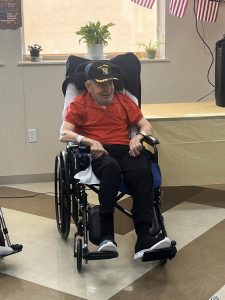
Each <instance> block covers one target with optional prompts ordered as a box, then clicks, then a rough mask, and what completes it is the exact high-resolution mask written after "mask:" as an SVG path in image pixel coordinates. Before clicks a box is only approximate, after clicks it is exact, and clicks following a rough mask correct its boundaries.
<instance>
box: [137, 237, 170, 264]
mask: <svg viewBox="0 0 225 300" xmlns="http://www.w3.org/2000/svg"><path fill="white" fill-rule="evenodd" d="M170 246H171V241H170V239H169V238H168V237H165V238H164V239H163V240H160V241H159V242H157V243H156V244H154V245H152V246H151V247H149V248H145V249H142V250H140V251H138V252H136V253H135V255H134V260H136V259H139V258H142V257H143V255H144V253H148V252H151V251H153V250H157V249H164V248H168V247H170Z"/></svg>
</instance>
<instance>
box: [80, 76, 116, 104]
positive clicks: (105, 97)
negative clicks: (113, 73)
mask: <svg viewBox="0 0 225 300" xmlns="http://www.w3.org/2000/svg"><path fill="white" fill-rule="evenodd" d="M85 85H86V88H87V90H88V92H89V93H90V94H91V96H92V98H93V99H94V100H95V101H96V102H97V103H98V104H100V105H103V106H106V105H108V104H109V103H111V101H112V99H113V94H114V84H113V81H112V80H110V81H106V82H104V83H97V82H95V81H94V80H88V81H87V82H86V83H85Z"/></svg>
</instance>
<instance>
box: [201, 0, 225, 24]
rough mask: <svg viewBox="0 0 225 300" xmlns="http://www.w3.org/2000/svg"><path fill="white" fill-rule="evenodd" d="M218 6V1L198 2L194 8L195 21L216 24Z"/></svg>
mask: <svg viewBox="0 0 225 300" xmlns="http://www.w3.org/2000/svg"><path fill="white" fill-rule="evenodd" d="M219 4H220V3H219V1H210V0H198V2H197V8H196V16H197V20H198V21H205V22H216V19H217V15H218V10H219Z"/></svg>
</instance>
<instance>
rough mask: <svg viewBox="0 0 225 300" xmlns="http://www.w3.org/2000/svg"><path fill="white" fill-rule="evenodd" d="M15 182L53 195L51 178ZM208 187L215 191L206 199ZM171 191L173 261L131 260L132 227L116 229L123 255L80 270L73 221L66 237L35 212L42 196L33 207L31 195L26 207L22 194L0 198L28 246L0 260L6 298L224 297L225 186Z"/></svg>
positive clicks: (17, 238) (14, 231)
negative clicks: (124, 232)
mask: <svg viewBox="0 0 225 300" xmlns="http://www.w3.org/2000/svg"><path fill="white" fill-rule="evenodd" d="M10 187H14V188H17V189H22V190H26V191H33V192H37V193H48V195H50V196H52V195H53V192H54V185H53V183H36V184H23V185H11V186H10ZM0 190H1V187H0ZM171 191H172V193H171ZM182 191H183V197H182V196H180V195H182ZM207 191H208V193H212V195H214V196H211V194H210V197H209V199H207ZM165 194H166V188H165ZM167 194H169V195H170V194H171V195H172V196H173V195H174V197H171V198H170V197H169V198H168V199H166V200H167V201H168V202H170V203H167V205H168V208H167V209H166V210H165V211H164V213H163V215H164V218H165V224H166V229H167V232H168V235H169V237H170V238H171V239H174V240H176V241H177V249H178V254H177V256H176V257H175V259H173V260H172V261H169V262H168V263H167V264H166V265H165V266H164V267H159V265H158V262H146V263H142V262H135V261H133V254H134V253H133V252H134V244H135V233H134V231H133V230H132V231H128V232H127V233H126V234H119V233H117V234H116V241H117V243H118V251H119V257H118V258H117V259H112V260H104V261H89V262H88V264H87V265H83V272H82V273H81V274H78V273H77V271H76V264H75V260H74V258H73V233H74V231H75V229H74V225H73V224H72V227H71V231H70V235H69V238H68V240H67V241H66V242H65V241H64V240H62V239H61V237H60V235H59V234H58V232H57V228H56V222H55V220H54V219H53V217H52V216H51V215H48V214H46V213H45V212H44V211H43V212H39V213H37V212H36V210H35V209H34V206H36V205H37V203H38V200H37V199H36V200H35V201H36V202H35V205H34V198H27V199H26V201H27V202H26V201H25V202H23V204H22V202H21V208H20V206H19V207H18V205H16V203H17V202H18V201H20V198H18V199H13V200H10V199H6V200H4V199H0V205H1V206H2V210H3V213H4V217H5V221H6V224H7V227H8V230H9V234H10V239H11V241H12V242H13V243H17V242H18V243H22V244H23V245H24V249H23V251H22V252H21V253H18V254H16V255H12V256H9V257H6V258H4V259H2V260H1V261H0V285H1V294H0V299H4V300H5V299H7V300H11V299H29V300H30V299H31V300H33V299H43V300H45V299H46V300H48V299H60V300H64V299H65V300H67V299H91V300H101V299H102V300H106V299H121V300H124V299H129V300H130V299H150V300H151V299H154V300H156V299H157V300H158V299H159V300H160V299H162V300H167V299H170V298H171V299H177V300H178V299H179V300H186V299H188V300H190V299H196V300H205V299H210V297H212V296H213V295H217V297H218V298H219V299H220V300H222V299H225V288H224V285H225V276H224V274H225V235H224V230H225V197H224V196H225V186H222V185H220V186H212V187H211V186H210V187H209V189H208V187H202V188H201V189H198V190H196V189H195V188H194V187H189V188H184V189H183V190H182V188H180V189H179V190H178V189H177V191H176V188H174V189H173V190H171V189H170V190H169V189H168V193H167ZM178 194H179V199H177V198H176V197H177V195H178ZM201 195H204V197H201ZM212 197H214V199H215V200H216V206H214V205H213V199H211V198H212ZM46 199H47V200H46V210H48V207H49V210H50V209H53V207H54V198H51V197H49V198H46ZM183 200H185V201H183ZM42 201H45V200H42ZM89 201H90V202H91V203H96V201H97V199H96V196H94V195H93V194H92V193H90V197H89ZM26 203H27V204H26ZM40 203H41V202H40ZM22 205H26V206H27V207H26V210H25V209H23V208H22ZM126 220H127V219H126V218H124V219H122V222H121V221H120V222H121V224H120V226H126V224H125V223H126ZM122 223H124V224H122ZM92 247H94V246H93V245H92ZM3 283H4V284H3ZM13 289H14V292H12V291H13Z"/></svg>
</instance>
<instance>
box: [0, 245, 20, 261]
mask: <svg viewBox="0 0 225 300" xmlns="http://www.w3.org/2000/svg"><path fill="white" fill-rule="evenodd" d="M10 247H11V248H12V249H13V252H12V253H9V254H5V255H0V258H3V257H6V256H10V255H13V254H16V253H18V252H21V251H22V249H23V245H20V244H15V245H11V246H10Z"/></svg>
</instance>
